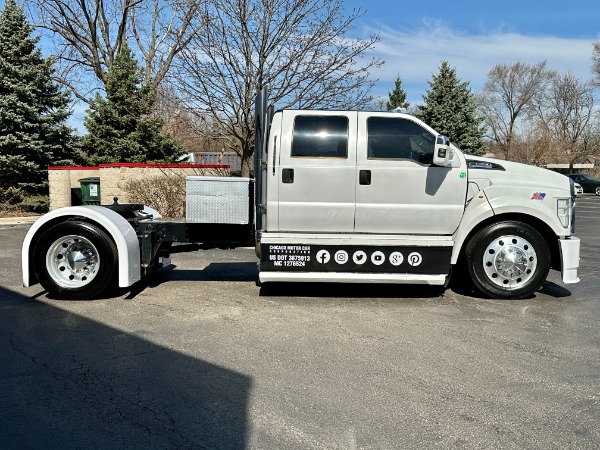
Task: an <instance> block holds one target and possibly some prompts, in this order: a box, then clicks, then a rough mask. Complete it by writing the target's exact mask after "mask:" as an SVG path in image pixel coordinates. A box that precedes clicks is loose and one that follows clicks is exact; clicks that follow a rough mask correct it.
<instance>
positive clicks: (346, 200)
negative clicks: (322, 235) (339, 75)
mask: <svg viewBox="0 0 600 450" xmlns="http://www.w3.org/2000/svg"><path fill="white" fill-rule="evenodd" d="M356 128H357V113H356V112H349V113H348V112H335V111H327V112H324V111H319V112H315V111H313V112H311V111H291V110H285V111H283V118H282V132H281V152H280V156H279V167H278V170H277V172H278V173H277V176H278V181H277V183H278V186H279V230H280V231H306V232H352V231H353V229H354V212H355V202H356Z"/></svg>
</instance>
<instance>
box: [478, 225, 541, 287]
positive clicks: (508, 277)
mask: <svg viewBox="0 0 600 450" xmlns="http://www.w3.org/2000/svg"><path fill="white" fill-rule="evenodd" d="M536 267H537V254H536V253H535V249H534V248H533V245H531V243H530V242H529V241H528V240H526V239H523V238H522V237H520V236H501V237H499V238H496V239H494V240H493V241H492V242H490V244H489V245H488V246H487V248H486V249H485V252H484V254H483V269H484V271H485V274H486V275H487V277H488V278H489V280H490V281H491V282H492V283H493V284H495V285H496V286H498V287H501V288H504V289H517V288H519V287H521V286H523V285H524V284H525V283H527V281H529V280H530V279H531V278H532V277H533V275H534V274H535V269H536Z"/></svg>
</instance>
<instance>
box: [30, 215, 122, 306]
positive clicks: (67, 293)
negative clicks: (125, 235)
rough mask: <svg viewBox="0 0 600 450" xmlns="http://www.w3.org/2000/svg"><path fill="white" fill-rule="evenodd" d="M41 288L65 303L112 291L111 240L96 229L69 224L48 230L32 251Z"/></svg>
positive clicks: (113, 263) (113, 257)
mask: <svg viewBox="0 0 600 450" xmlns="http://www.w3.org/2000/svg"><path fill="white" fill-rule="evenodd" d="M33 266H34V271H35V274H36V276H37V278H38V280H39V281H40V284H41V285H42V286H43V287H44V288H45V289H46V290H47V291H48V292H49V293H50V294H51V295H53V296H55V297H58V298H64V299H88V298H93V297H97V296H99V295H100V294H102V293H103V292H104V291H105V290H106V289H107V288H109V287H111V284H112V281H113V276H114V274H115V273H116V267H117V249H116V247H115V244H114V242H113V241H112V239H111V238H110V237H109V236H108V235H107V234H106V233H105V232H104V231H103V230H102V229H100V228H99V227H97V226H96V225H93V224H90V223H87V222H80V221H72V222H64V223H60V224H58V225H55V226H53V227H52V228H50V229H49V230H47V231H46V232H45V233H44V234H43V235H42V236H41V237H40V239H39V241H38V243H37V244H36V246H35V248H34V250H33Z"/></svg>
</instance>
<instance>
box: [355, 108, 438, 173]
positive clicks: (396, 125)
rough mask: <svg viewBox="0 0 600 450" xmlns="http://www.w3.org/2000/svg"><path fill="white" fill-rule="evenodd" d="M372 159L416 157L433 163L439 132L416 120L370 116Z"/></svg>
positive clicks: (369, 145) (369, 137)
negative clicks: (436, 133)
mask: <svg viewBox="0 0 600 450" xmlns="http://www.w3.org/2000/svg"><path fill="white" fill-rule="evenodd" d="M367 134H368V143H367V147H368V150H367V157H368V158H369V159H412V160H414V161H416V162H418V163H421V164H431V162H432V161H433V150H434V146H435V136H434V135H433V134H431V133H430V132H429V131H427V130H426V129H425V128H423V127H421V126H420V125H419V124H417V123H415V122H413V121H412V120H408V119H404V118H395V117H369V118H368V119H367Z"/></svg>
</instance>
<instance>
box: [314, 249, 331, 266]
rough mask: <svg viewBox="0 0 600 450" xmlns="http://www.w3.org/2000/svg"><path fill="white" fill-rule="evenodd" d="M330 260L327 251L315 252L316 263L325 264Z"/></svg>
mask: <svg viewBox="0 0 600 450" xmlns="http://www.w3.org/2000/svg"><path fill="white" fill-rule="evenodd" d="M330 258H331V255H330V254H329V252H328V251H327V250H319V251H318V252H317V261H319V262H320V263H321V264H327V263H328V262H329V259H330Z"/></svg>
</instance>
